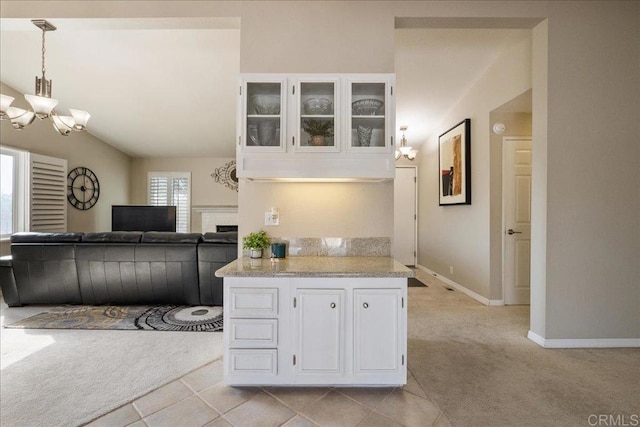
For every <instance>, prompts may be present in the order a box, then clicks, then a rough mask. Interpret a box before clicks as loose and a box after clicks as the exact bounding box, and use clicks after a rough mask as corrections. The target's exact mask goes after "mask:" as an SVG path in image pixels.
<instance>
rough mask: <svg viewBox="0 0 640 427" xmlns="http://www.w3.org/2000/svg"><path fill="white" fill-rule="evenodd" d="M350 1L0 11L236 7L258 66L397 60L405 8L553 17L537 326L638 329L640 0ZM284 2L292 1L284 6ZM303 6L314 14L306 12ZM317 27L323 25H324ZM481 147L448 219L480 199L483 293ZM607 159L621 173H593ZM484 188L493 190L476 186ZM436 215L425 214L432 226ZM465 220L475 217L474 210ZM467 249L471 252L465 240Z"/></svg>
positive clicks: (555, 330)
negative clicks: (465, 191)
mask: <svg viewBox="0 0 640 427" xmlns="http://www.w3.org/2000/svg"><path fill="white" fill-rule="evenodd" d="M345 3H347V2H322V3H321V2H295V3H294V2H267V1H265V2H176V1H164V2H123V1H110V2H104V1H95V2H91V7H87V3H86V2H82V1H69V2H44V1H34V2H7V1H5V2H3V4H2V8H1V10H0V13H1V14H2V17H22V18H32V17H34V16H48V17H52V18H53V17H110V18H113V17H159V16H238V15H239V16H241V20H242V35H241V49H242V50H243V53H242V55H241V70H242V71H247V72H249V71H251V72H264V71H270V72H271V71H283V72H290V71H293V72H297V71H313V72H317V71H340V72H343V71H344V72H370V71H378V72H393V65H392V64H393V48H392V47H391V48H388V46H389V45H390V44H391V45H392V44H393V26H394V24H393V21H394V18H395V17H405V18H417V19H419V20H420V19H423V20H424V22H426V23H427V24H431V25H436V26H437V24H438V20H439V19H442V18H444V19H445V21H446V22H445V23H446V24H447V25H455V24H457V25H474V24H477V21H478V20H481V21H482V22H480V24H484V25H486V24H487V23H490V24H491V25H496V26H500V25H504V24H505V22H506V23H507V24H513V23H519V24H520V25H521V24H525V25H526V24H527V23H531V22H536V23H540V21H545V19H546V21H545V22H543V23H542V24H539V25H538V26H537V27H536V28H535V29H534V31H533V32H534V48H533V54H532V56H533V67H532V68H533V76H532V81H533V138H534V158H533V162H534V165H533V188H532V196H533V199H534V210H533V213H532V214H533V223H532V232H533V233H534V234H535V235H536V239H535V240H534V242H536V243H534V244H533V245H532V269H533V270H532V286H533V289H532V308H531V313H532V317H531V330H532V331H533V332H535V333H537V334H538V335H539V336H541V337H543V338H552V339H553V338H555V339H562V338H594V339H598V338H630V337H635V338H638V337H640V321H639V315H638V313H639V307H638V301H640V220H639V213H638V212H640V191H639V190H638V189H639V188H640V123H639V121H638V117H640V3H638V2H634V1H582V2H573V1H510V2H495V1H481V0H479V1H456V2H444V1H398V2H390V1H380V2H373V1H372V2H364V1H362V2H350V3H349V4H348V5H345ZM319 4H322V5H324V4H326V5H327V7H328V8H329V9H327V13H322V11H318V13H317V15H316V16H317V18H322V19H312V18H313V10H317V9H318V7H319V6H318V5H319ZM286 5H289V6H291V9H284V8H285V7H286ZM339 8H342V9H339ZM283 12H284V13H283ZM299 15H302V16H303V19H301V20H298V19H297V18H298V16H299ZM285 17H286V18H290V19H286V18H285ZM458 18H462V19H458ZM261 21H264V22H261ZM290 21H291V22H290ZM547 25H548V31H547ZM318 27H320V28H321V30H318V31H316V30H315V29H316V28H318ZM371 28H374V29H375V30H371ZM458 28H465V27H464V26H463V27H458ZM467 28H468V27H467ZM324 33H327V34H328V35H325V34H324ZM318 34H320V36H318ZM358 34H364V35H366V37H365V38H360V37H359V36H358ZM370 37H373V39H371V38H370ZM323 40H330V43H328V42H327V43H325V42H324V41H323ZM377 41H379V43H378V42H377ZM311 42H314V43H317V44H318V45H319V46H320V48H319V49H320V50H319V51H317V52H320V54H315V55H314V52H313V47H314V43H311ZM253 46H255V47H253ZM547 47H548V49H547ZM310 51H311V53H310ZM249 55H250V56H249ZM325 59H326V61H327V62H325ZM280 61H281V62H280ZM530 70H531V68H530ZM496 89H497V90H499V89H500V87H499V86H496ZM515 94H517V93H515ZM515 94H512V95H511V96H513V95H515ZM506 100H507V99H505V100H503V101H502V102H504V101H506ZM399 102H401V101H400V100H399ZM498 105H499V104H498ZM494 107H495V106H494ZM489 108H490V107H489V106H487V111H489V110H488V109H489ZM464 112H465V111H463V110H462V109H461V110H460V111H459V113H464ZM456 116H457V114H456ZM487 117H488V116H487ZM472 118H473V117H472ZM453 123H456V122H455V121H454V122H453ZM477 125H480V126H482V125H483V121H482V120H477V121H475V120H474V121H472V128H473V129H476V127H477ZM484 125H485V128H486V125H488V119H485V121H484ZM473 138H474V141H477V140H478V139H477V138H476V137H475V136H474V137H473ZM433 148H434V146H433V145H431V146H430V147H425V149H423V150H421V155H423V156H426V157H425V158H424V159H423V160H424V161H423V162H422V163H421V174H420V175H421V176H423V177H424V176H428V174H429V171H433V170H436V169H437V163H436V162H434V161H433V160H435V154H434V153H433V151H430V150H433ZM480 151H481V152H480V153H479V154H480V155H479V156H478V158H475V157H474V159H473V160H474V165H475V166H473V168H474V169H473V170H474V176H473V178H474V190H473V193H474V200H473V202H474V205H472V206H470V207H461V208H460V209H459V210H460V211H461V212H463V214H461V215H460V214H459V215H456V214H452V216H453V218H451V221H449V220H447V221H449V222H454V221H455V220H456V219H457V218H456V217H464V216H465V215H464V213H465V212H471V211H473V212H477V215H478V217H474V218H470V219H471V221H472V223H473V224H474V225H475V226H476V227H482V228H484V231H479V232H478V231H476V230H475V229H473V230H469V231H470V236H471V242H470V246H471V247H472V248H474V249H475V250H477V251H478V252H480V253H481V255H476V254H475V253H472V254H470V255H471V258H470V262H471V263H472V264H474V265H477V266H478V268H479V269H478V273H479V275H480V276H481V278H480V280H477V279H476V278H475V277H466V275H464V277H462V278H461V277H459V276H458V275H455V276H454V277H453V279H454V280H459V279H460V280H465V281H466V282H468V283H471V284H472V286H474V287H475V289H478V290H480V291H482V292H484V293H485V294H486V292H487V291H488V284H487V283H488V281H489V279H488V270H489V268H490V267H488V265H489V263H490V260H489V256H488V255H487V252H488V250H489V243H488V238H487V233H488V231H486V230H487V229H488V228H489V218H488V216H489V202H488V197H489V196H488V194H489V184H488V183H489V178H488V176H479V175H477V173H478V168H481V167H485V168H487V167H489V166H490V164H489V160H488V158H489V155H488V151H489V150H488V148H487V147H484V148H482V149H481V150H480ZM88 158H90V156H88ZM605 170H606V171H610V170H613V171H615V173H607V174H605V173H596V172H599V171H605ZM476 178H477V179H476ZM621 183H622V184H623V185H621ZM421 184H424V183H421ZM436 189H437V186H435V185H430V186H429V185H421V186H420V191H421V194H420V196H421V200H425V199H430V200H437V198H436V195H437V193H436ZM480 191H484V192H485V194H484V195H482V196H481V197H482V199H480V200H476V196H479V194H478V192H480ZM385 200H386V201H387V202H389V201H392V200H391V199H385ZM421 209H422V210H421V216H422V215H425V216H424V218H427V219H428V221H430V220H431V218H430V217H429V213H430V212H429V211H427V210H424V206H421ZM443 209H444V208H443ZM447 209H454V208H452V207H449V208H447ZM455 209H458V208H455ZM431 213H433V212H431ZM463 219H466V218H463ZM428 221H425V220H422V219H421V229H422V230H424V226H428V224H429V223H428ZM463 228H467V229H468V227H466V226H464V224H463ZM391 230H392V229H390V231H389V235H391ZM305 234H306V233H305ZM421 237H422V235H421ZM436 237H437V236H436ZM422 244H423V245H424V244H425V242H422ZM426 244H429V243H428V242H426ZM463 250H465V251H467V252H468V250H467V249H465V246H463ZM428 256H430V257H431V258H432V259H433V260H434V262H435V265H436V267H438V268H441V267H442V266H447V260H448V259H449V257H450V256H451V253H450V251H445V252H443V253H435V252H433V251H432V253H430V254H428ZM479 263H480V264H482V265H478V264H479ZM456 271H458V270H456ZM463 271H464V269H463Z"/></svg>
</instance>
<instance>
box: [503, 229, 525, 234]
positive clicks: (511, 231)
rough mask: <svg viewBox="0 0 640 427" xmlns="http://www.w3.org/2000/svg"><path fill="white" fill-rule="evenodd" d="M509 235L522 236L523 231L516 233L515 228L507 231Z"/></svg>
mask: <svg viewBox="0 0 640 427" xmlns="http://www.w3.org/2000/svg"><path fill="white" fill-rule="evenodd" d="M507 234H522V231H515V230H514V229H513V228H510V229H508V230H507Z"/></svg>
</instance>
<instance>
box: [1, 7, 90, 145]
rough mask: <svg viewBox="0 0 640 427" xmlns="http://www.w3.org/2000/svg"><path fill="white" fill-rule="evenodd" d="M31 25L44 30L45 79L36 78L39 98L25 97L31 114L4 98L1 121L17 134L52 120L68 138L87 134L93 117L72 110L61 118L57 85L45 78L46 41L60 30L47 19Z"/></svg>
mask: <svg viewBox="0 0 640 427" xmlns="http://www.w3.org/2000/svg"><path fill="white" fill-rule="evenodd" d="M31 22H32V23H33V25H35V26H36V27H38V28H40V29H41V30H42V77H38V76H36V90H35V95H29V94H25V95H24V98H25V99H26V100H27V102H28V103H29V105H31V110H23V109H22V108H17V107H12V106H11V103H12V102H13V101H14V99H15V98H13V97H11V96H7V95H2V94H0V119H2V120H10V121H11V125H12V126H13V128H14V129H16V130H22V129H24V128H25V127H26V126H28V125H30V124H31V123H33V120H34V119H35V118H36V117H37V118H39V119H40V120H43V119H46V118H49V119H51V121H52V122H53V128H54V129H55V130H56V131H58V133H59V134H60V135H63V136H67V135H69V133H70V132H71V131H72V130H75V131H84V130H86V129H87V122H88V121H89V118H90V117H91V115H90V114H89V113H88V112H86V111H83V110H72V109H69V112H70V113H71V116H60V115H58V113H57V112H56V110H55V108H56V106H57V105H58V100H57V99H53V98H52V97H51V86H52V83H53V81H52V80H47V78H46V77H45V72H46V67H45V63H44V54H45V52H46V49H45V44H44V41H45V40H44V39H45V34H46V33H47V31H55V30H56V27H55V26H54V25H53V24H51V23H50V22H49V21H45V20H44V19H32V20H31Z"/></svg>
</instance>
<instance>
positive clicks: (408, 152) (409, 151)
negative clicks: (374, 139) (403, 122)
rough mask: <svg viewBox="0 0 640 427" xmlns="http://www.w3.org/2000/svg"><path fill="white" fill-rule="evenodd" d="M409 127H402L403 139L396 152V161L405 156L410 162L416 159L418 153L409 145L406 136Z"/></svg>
mask: <svg viewBox="0 0 640 427" xmlns="http://www.w3.org/2000/svg"><path fill="white" fill-rule="evenodd" d="M407 128H408V126H400V131H401V132H402V139H401V140H400V147H399V148H398V149H397V150H396V160H398V159H399V158H400V156H404V157H406V158H407V159H409V160H413V159H415V158H416V154H418V152H417V151H416V150H414V149H413V148H411V147H409V146H408V145H407V137H406V136H404V133H405V131H406V130H407Z"/></svg>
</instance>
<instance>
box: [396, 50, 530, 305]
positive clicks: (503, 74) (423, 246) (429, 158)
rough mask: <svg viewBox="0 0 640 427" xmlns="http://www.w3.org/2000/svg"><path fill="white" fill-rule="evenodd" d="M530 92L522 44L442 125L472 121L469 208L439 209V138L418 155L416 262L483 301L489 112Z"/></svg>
mask: <svg viewBox="0 0 640 427" xmlns="http://www.w3.org/2000/svg"><path fill="white" fill-rule="evenodd" d="M529 88H531V39H525V40H522V41H520V42H518V43H515V44H513V45H511V46H509V47H508V48H507V49H506V50H505V51H504V52H503V53H502V54H501V55H500V56H499V57H498V58H497V59H496V61H495V62H494V63H493V64H492V65H491V66H490V67H489V69H488V70H487V71H486V72H485V74H484V75H483V76H482V77H481V78H479V79H478V81H477V82H476V84H475V85H474V86H473V87H472V88H471V89H470V90H469V92H467V94H466V95H465V96H464V97H463V99H462V100H461V101H460V102H459V103H458V104H457V106H456V107H454V108H453V109H452V110H451V111H450V112H449V113H448V114H447V116H446V118H445V119H444V120H443V121H442V123H440V126H439V129H441V132H439V133H442V132H444V131H446V130H447V129H449V128H451V127H452V126H453V125H455V124H456V123H459V122H460V121H462V120H463V119H465V118H470V119H471V189H472V190H471V194H472V200H471V205H456V206H439V205H438V186H439V184H438V174H437V171H438V168H439V167H438V137H437V135H434V136H432V137H431V138H430V139H429V140H428V142H427V144H426V145H425V146H423V147H422V148H421V151H420V156H421V157H422V159H421V162H422V165H423V169H424V170H425V172H423V173H422V174H421V175H420V189H421V196H422V197H421V198H420V209H419V210H420V222H419V230H420V231H419V238H418V241H419V247H418V263H419V264H420V265H423V266H426V267H428V268H429V269H431V270H433V271H435V272H437V273H438V274H441V275H443V276H445V277H448V278H449V279H451V280H453V281H455V282H457V283H459V284H461V285H462V286H465V287H466V288H468V289H470V290H472V291H473V292H476V293H477V294H479V295H481V296H483V297H485V298H490V296H491V292H490V283H491V282H490V265H491V263H490V197H489V196H490V191H491V182H490V170H491V168H492V167H493V165H492V164H491V146H490V113H491V111H492V110H493V109H495V108H496V107H498V106H500V105H502V104H504V103H505V102H507V101H509V100H511V99H512V98H514V97H516V96H517V95H520V94H521V93H523V92H525V91H526V90H528V89H529ZM399 102H401V101H399ZM439 133H438V134H439ZM450 267H453V274H451V273H450Z"/></svg>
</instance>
